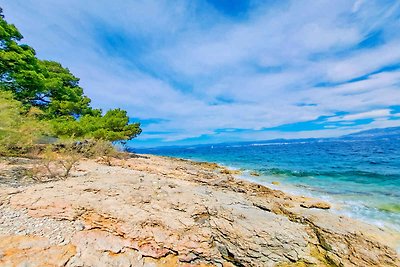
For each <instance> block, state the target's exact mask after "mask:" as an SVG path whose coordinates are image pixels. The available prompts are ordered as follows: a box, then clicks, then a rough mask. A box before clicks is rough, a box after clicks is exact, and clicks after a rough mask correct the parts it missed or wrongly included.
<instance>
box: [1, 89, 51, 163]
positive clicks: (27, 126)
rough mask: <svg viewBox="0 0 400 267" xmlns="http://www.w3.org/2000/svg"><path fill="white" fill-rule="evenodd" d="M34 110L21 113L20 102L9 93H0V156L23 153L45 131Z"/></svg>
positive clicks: (43, 124) (44, 126) (44, 125)
mask: <svg viewBox="0 0 400 267" xmlns="http://www.w3.org/2000/svg"><path fill="white" fill-rule="evenodd" d="M35 114H37V112H36V111H35V110H32V112H30V113H27V114H26V113H23V109H22V105H21V102H19V101H16V100H15V99H13V97H12V94H11V93H9V92H2V91H0V155H3V156H4V155H12V154H18V153H24V152H26V151H27V150H29V148H31V147H32V146H33V145H34V144H35V143H36V142H37V140H38V138H40V136H41V135H42V134H44V133H45V132H46V131H47V127H46V126H47V125H46V123H43V122H39V121H38V120H37V119H36V118H35V117H34V115H35Z"/></svg>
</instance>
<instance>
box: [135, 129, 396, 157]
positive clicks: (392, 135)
mask: <svg viewBox="0 0 400 267" xmlns="http://www.w3.org/2000/svg"><path fill="white" fill-rule="evenodd" d="M385 139H391V140H400V127H390V128H379V129H371V130H366V131H361V132H356V133H352V134H347V135H343V136H340V137H332V138H303V139H273V140H262V141H244V142H243V141H242V142H226V143H217V144H198V145H182V146H179V145H178V146H162V147H153V148H130V147H128V148H127V150H128V151H131V152H151V150H158V149H177V148H201V147H207V148H209V147H212V148H218V147H226V146H246V145H253V146H257V145H263V144H276V143H308V142H329V141H349V140H360V141H363V140H364V141H368V140H385Z"/></svg>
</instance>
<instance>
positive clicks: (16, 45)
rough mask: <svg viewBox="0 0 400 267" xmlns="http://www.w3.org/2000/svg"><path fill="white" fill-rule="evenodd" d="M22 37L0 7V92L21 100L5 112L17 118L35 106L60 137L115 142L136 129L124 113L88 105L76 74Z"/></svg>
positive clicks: (135, 124) (138, 127) (137, 129)
mask: <svg viewBox="0 0 400 267" xmlns="http://www.w3.org/2000/svg"><path fill="white" fill-rule="evenodd" d="M21 40H22V35H21V33H20V32H19V31H18V29H17V28H16V27H15V26H14V25H12V24H8V23H7V22H6V21H5V20H4V16H3V15H2V10H1V8H0V92H1V91H3V92H4V91H8V92H11V93H12V95H13V97H14V99H15V100H18V101H20V102H19V104H18V108H17V110H18V111H16V112H14V113H13V114H11V113H10V114H9V115H4V116H9V117H8V119H11V118H16V117H15V116H17V115H16V114H20V113H21V112H22V110H20V109H22V108H24V110H25V111H29V110H32V108H35V110H40V111H41V112H36V114H37V115H38V117H39V118H40V119H41V120H42V121H48V122H49V124H50V125H51V126H52V127H53V135H54V136H55V137H63V138H71V137H72V138H76V139H81V138H92V139H103V140H107V141H117V140H130V139H132V138H135V137H136V136H137V135H139V134H140V133H141V129H140V124H139V123H129V117H128V116H127V113H126V111H123V110H120V109H114V110H110V111H108V112H107V113H106V114H105V115H104V116H102V115H101V113H102V112H101V110H98V109H93V108H91V107H90V102H91V101H90V99H89V98H88V97H87V96H85V95H84V93H83V89H82V88H81V87H80V86H79V79H78V78H77V77H75V76H74V75H73V74H72V73H71V72H70V71H69V70H68V69H67V68H64V67H63V66H62V65H61V64H60V63H57V62H54V61H47V60H39V59H38V58H37V57H36V53H35V50H34V49H33V48H31V47H30V46H28V45H25V44H20V41H21ZM8 96H10V95H8ZM15 100H13V101H14V102H13V103H14V104H16V103H17V102H15ZM16 105H17V104H16ZM7 112H11V111H10V110H9V111H7ZM4 114H5V113H4ZM18 116H20V115H18Z"/></svg>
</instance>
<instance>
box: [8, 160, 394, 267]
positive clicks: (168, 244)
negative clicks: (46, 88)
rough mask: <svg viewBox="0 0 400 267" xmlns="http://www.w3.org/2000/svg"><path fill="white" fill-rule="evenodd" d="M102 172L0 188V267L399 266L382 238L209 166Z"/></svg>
mask: <svg viewBox="0 0 400 267" xmlns="http://www.w3.org/2000/svg"><path fill="white" fill-rule="evenodd" d="M27 164H29V162H28V163H27ZM111 165H112V166H107V165H105V164H101V163H99V162H95V161H93V160H85V161H82V162H81V163H80V165H79V166H78V167H77V169H76V170H75V171H74V173H73V177H71V178H69V179H66V180H64V181H54V182H48V183H37V184H29V185H22V186H20V187H11V186H8V185H7V184H5V183H2V184H1V186H0V193H1V194H0V196H1V198H0V220H1V222H2V227H1V228H0V236H1V237H2V238H0V240H2V241H0V251H2V253H0V265H1V264H6V263H11V264H10V265H11V266H12V263H14V264H15V265H16V263H21V261H22V262H24V261H29V260H31V261H32V260H42V261H46V262H47V263H49V261H53V262H50V263H53V265H55V266H80V264H81V265H82V264H83V265H92V266H93V265H94V266H98V265H99V264H100V262H102V263H103V264H104V262H107V263H108V265H109V266H117V263H119V264H122V262H124V263H129V264H131V265H132V266H315V265H317V266H341V265H344V266H376V265H379V266H397V265H399V263H400V262H399V255H398V254H397V253H396V251H395V248H394V244H395V242H396V237H395V236H393V235H392V234H391V233H389V232H387V231H383V230H382V229H379V228H377V227H375V226H372V225H369V224H366V223H363V222H360V221H357V220H353V219H351V218H347V217H346V216H339V215H336V214H333V213H332V212H331V211H329V208H330V205H329V204H328V203H325V202H322V201H319V200H317V199H313V198H304V197H300V196H294V195H290V194H287V193H284V192H282V191H280V190H273V189H270V188H268V187H266V186H264V185H260V184H257V183H254V182H250V181H247V180H244V179H241V178H238V177H235V176H234V175H232V174H231V172H230V171H229V170H227V169H226V168H225V167H222V166H219V165H217V164H215V163H208V162H195V161H189V160H183V159H177V158H172V157H164V156H153V155H147V154H146V155H137V156H133V155H132V157H131V158H128V159H113V160H112V161H111ZM4 166H6V167H10V168H12V167H13V165H4ZM16 167H20V166H16ZM44 226H46V227H44ZM48 228H49V229H48ZM26 243H29V244H30V246H29V247H28V248H27V247H26V246H24V245H23V244H26ZM16 248H18V249H16ZM39 251H40V252H39ZM54 251H56V252H54ZM4 255H5V256H4ZM21 255H25V256H26V257H28V259H27V258H24V256H21ZM29 255H31V257H30V258H29ZM32 255H34V257H33V256H32ZM61 255H62V256H61ZM56 259H57V260H58V261H56ZM54 261H55V262H54ZM61 263H62V264H61ZM151 264H153V265H151ZM185 264H186V265H185ZM50 265H51V264H50ZM122 265H123V264H122ZM125 265H127V264H125ZM125 265H123V266H125Z"/></svg>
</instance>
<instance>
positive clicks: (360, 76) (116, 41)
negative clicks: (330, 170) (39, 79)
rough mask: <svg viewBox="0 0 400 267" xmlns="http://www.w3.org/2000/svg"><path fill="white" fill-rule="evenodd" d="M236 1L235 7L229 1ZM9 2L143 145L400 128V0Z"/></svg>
mask: <svg viewBox="0 0 400 267" xmlns="http://www.w3.org/2000/svg"><path fill="white" fill-rule="evenodd" d="M222 2H225V3H228V2H229V1H222ZM222 2H218V1H215V2H211V1H173V2H171V1H166V0H165V1H163V0H146V1H144V0H143V1H123V0H115V1H113V2H112V3H111V2H110V1H105V0H98V1H84V2H83V1H79V0H70V1H50V0H35V1H34V0H13V1H6V0H0V5H1V6H2V7H3V8H4V12H5V15H6V19H7V20H8V21H9V22H12V23H14V24H16V25H17V27H18V28H19V29H20V30H21V32H22V33H23V34H24V36H25V39H24V40H25V41H26V42H27V43H29V44H30V45H32V46H33V47H34V48H35V49H36V50H37V53H38V55H39V57H41V58H46V59H52V60H57V61H60V62H62V63H63V65H64V66H66V67H68V68H70V69H71V71H72V72H73V73H75V74H76V75H77V76H78V77H80V78H81V85H82V86H83V87H84V89H85V92H86V93H87V94H88V95H89V97H91V98H92V99H93V105H94V106H96V107H100V108H103V109H108V108H114V107H122V108H124V109H127V110H128V112H129V115H130V116H131V117H133V118H139V119H140V120H142V122H143V128H144V133H143V134H142V136H141V137H140V138H138V139H137V140H135V141H134V145H160V144H172V143H174V144H177V143H201V142H220V141H231V140H251V139H270V138H277V137H288V138H289V137H290V138H295V137H313V136H314V137H320V136H321V137H322V136H337V135H341V134H345V133H350V132H354V131H357V130H364V129H370V128H374V127H387V126H397V125H400V120H399V116H398V115H399V114H398V113H400V110H399V106H400V22H399V21H400V20H399V17H400V3H399V2H396V1H380V0H379V1H378V0H376V1H360V0H357V1H348V0H338V1H328V0H325V1H311V0H310V1H277V2H272V1H271V2H270V1H246V2H245V3H246V5H244V4H243V5H241V6H240V7H239V6H232V5H231V6H230V5H229V3H228V5H227V4H221V3H222Z"/></svg>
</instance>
